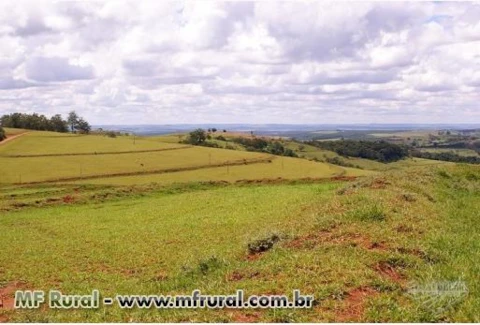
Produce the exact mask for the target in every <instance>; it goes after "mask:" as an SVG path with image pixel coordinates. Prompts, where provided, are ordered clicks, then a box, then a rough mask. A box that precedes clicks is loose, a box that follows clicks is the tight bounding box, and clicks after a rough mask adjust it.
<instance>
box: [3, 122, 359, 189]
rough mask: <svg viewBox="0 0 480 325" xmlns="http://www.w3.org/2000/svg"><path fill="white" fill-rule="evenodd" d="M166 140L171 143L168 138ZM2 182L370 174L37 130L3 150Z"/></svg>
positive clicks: (253, 155) (155, 141)
mask: <svg viewBox="0 0 480 325" xmlns="http://www.w3.org/2000/svg"><path fill="white" fill-rule="evenodd" d="M168 139H169V138H168V136H167V140H168ZM0 164H1V165H2V169H1V170H0V183H4V184H8V183H22V184H24V183H39V182H55V181H56V182H70V181H78V182H80V183H87V184H88V183H96V184H137V183H148V182H164V183H172V182H188V181H206V180H225V181H236V180H241V179H258V178H279V177H282V178H286V179H292V178H306V177H314V178H327V177H334V176H339V175H351V176H360V175H365V174H368V172H365V171H361V170H354V169H344V168H342V167H339V166H335V165H331V164H325V163H320V162H309V161H306V160H302V159H293V160H292V159H285V158H284V157H276V156H271V155H269V154H265V153H256V152H246V151H239V150H224V149H217V148H207V147H192V146H187V145H182V144H178V143H168V141H167V142H163V140H162V139H161V137H155V138H136V139H135V142H134V139H133V138H131V137H126V136H121V137H117V138H108V137H104V136H94V135H90V136H85V135H71V134H59V133H52V132H36V131H32V132H29V133H28V134H26V135H23V136H22V137H20V138H18V139H14V140H12V141H11V142H9V143H6V144H4V145H2V146H0Z"/></svg>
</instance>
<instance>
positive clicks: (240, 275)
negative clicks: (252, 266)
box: [227, 271, 260, 282]
mask: <svg viewBox="0 0 480 325" xmlns="http://www.w3.org/2000/svg"><path fill="white" fill-rule="evenodd" d="M258 275H260V273H259V272H251V273H248V274H245V273H242V272H240V271H233V272H232V273H231V274H229V275H227V281H230V282H234V281H240V280H242V279H253V278H255V277H257V276H258Z"/></svg>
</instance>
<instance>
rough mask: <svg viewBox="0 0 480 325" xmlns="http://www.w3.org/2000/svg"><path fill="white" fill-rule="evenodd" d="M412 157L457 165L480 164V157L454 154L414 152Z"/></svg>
mask: <svg viewBox="0 0 480 325" xmlns="http://www.w3.org/2000/svg"><path fill="white" fill-rule="evenodd" d="M412 156H413V157H417V158H424V159H432V160H442V161H451V162H456V163H467V164H480V157H475V156H460V155H457V154H456V153H454V152H427V151H420V150H413V151H412Z"/></svg>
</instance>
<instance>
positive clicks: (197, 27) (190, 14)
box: [0, 0, 480, 124]
mask: <svg viewBox="0 0 480 325" xmlns="http://www.w3.org/2000/svg"><path fill="white" fill-rule="evenodd" d="M72 109H74V110H76V111H77V112H78V113H79V114H80V115H82V116H84V117H85V118H86V119H87V120H89V121H90V122H91V123H93V124H163V123H204V122H215V123H312V124H325V123H359V122H360V123H404V122H411V123H439V122H440V123H441V122H448V123H452V122H455V123H462V122H463V123H480V3H479V2H477V3H473V2H454V3H453V2H368V3H367V2H362V3H359V2H355V3H350V2H336V3H329V2H324V1H308V2H298V1H295V2H294V1H292V2H288V1H283V2H266V1H258V2H244V1H242V2H207V1H186V2H183V1H176V2H163V1H138V0H137V1H56V2H54V1H34V2H33V1H31V2H26V1H19V0H15V1H10V0H2V1H1V2H0V113H1V114H4V113H12V112H29V113H32V112H38V113H42V114H46V115H52V114H54V113H61V114H66V113H67V112H68V111H70V110H72Z"/></svg>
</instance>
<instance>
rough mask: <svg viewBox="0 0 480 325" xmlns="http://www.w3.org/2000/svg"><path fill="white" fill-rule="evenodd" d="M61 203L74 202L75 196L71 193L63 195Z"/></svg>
mask: <svg viewBox="0 0 480 325" xmlns="http://www.w3.org/2000/svg"><path fill="white" fill-rule="evenodd" d="M62 200H63V203H73V202H75V197H74V196H72V195H65V196H64V197H63V198H62Z"/></svg>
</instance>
